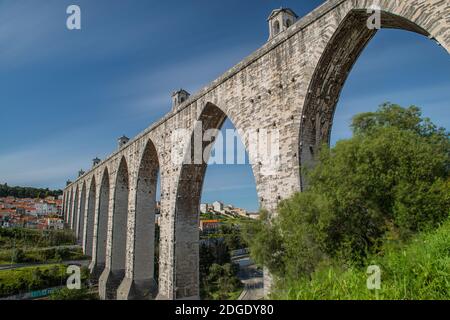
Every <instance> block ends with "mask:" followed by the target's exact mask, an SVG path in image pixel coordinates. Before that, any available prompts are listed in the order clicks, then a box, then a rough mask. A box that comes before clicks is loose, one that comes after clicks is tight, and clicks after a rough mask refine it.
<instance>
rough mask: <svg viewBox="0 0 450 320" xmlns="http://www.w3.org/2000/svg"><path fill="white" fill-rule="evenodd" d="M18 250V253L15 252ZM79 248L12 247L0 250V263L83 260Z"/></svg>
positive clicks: (85, 257)
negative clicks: (23, 248) (25, 248)
mask: <svg viewBox="0 0 450 320" xmlns="http://www.w3.org/2000/svg"><path fill="white" fill-rule="evenodd" d="M17 250H20V254H17ZM87 258H88V257H87V256H86V255H84V254H83V251H82V249H81V248H70V249H69V248H34V249H28V250H22V249H16V254H15V251H14V250H13V249H6V250H0V265H9V264H11V262H12V263H43V262H44V263H53V262H61V261H63V260H85V259H87Z"/></svg>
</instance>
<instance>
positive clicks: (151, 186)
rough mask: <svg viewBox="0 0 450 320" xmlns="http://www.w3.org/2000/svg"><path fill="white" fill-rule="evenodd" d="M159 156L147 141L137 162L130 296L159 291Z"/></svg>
mask: <svg viewBox="0 0 450 320" xmlns="http://www.w3.org/2000/svg"><path fill="white" fill-rule="evenodd" d="M159 171H160V169H159V160H158V154H157V151H156V148H155V145H154V144H153V142H152V141H151V140H149V141H148V142H147V145H146V147H145V149H144V152H143V155H142V158H141V162H140V165H139V171H138V179H137V185H136V203H135V206H136V207H135V209H136V211H135V212H136V216H135V229H134V230H135V235H134V236H135V239H134V261H133V268H134V270H133V271H134V272H133V284H132V288H131V292H130V296H129V299H152V298H155V297H156V296H157V293H158V289H157V288H158V266H157V264H158V259H157V256H158V253H159V232H158V230H159V226H158V225H156V214H157V210H158V208H159V206H158V203H157V192H158V190H159V188H158V183H159V181H160V179H159Z"/></svg>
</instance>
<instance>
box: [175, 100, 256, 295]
mask: <svg viewBox="0 0 450 320" xmlns="http://www.w3.org/2000/svg"><path fill="white" fill-rule="evenodd" d="M227 118H230V117H229V116H228V115H227V114H226V113H225V111H223V110H222V109H221V108H219V107H218V106H217V105H215V104H213V103H209V102H208V103H206V105H205V107H204V108H203V110H202V112H201V113H200V116H199V117H198V119H197V123H196V126H195V127H194V130H193V132H192V133H191V137H190V141H188V142H189V144H188V147H187V149H186V150H185V152H184V162H183V163H182V164H181V168H180V173H179V177H178V181H177V193H176V204H175V219H174V223H175V237H174V238H175V239H174V242H175V253H174V255H175V257H174V260H175V261H174V265H175V266H174V271H173V272H174V279H175V280H174V282H175V283H174V287H175V292H174V299H189V298H194V299H198V298H199V297H200V291H199V212H200V200H201V195H202V189H203V182H204V177H205V173H206V169H207V163H208V160H209V155H210V149H207V148H210V147H212V146H213V143H211V141H215V138H216V137H217V133H219V130H220V128H221V127H222V125H223V123H224V122H225V120H226V119H227ZM230 120H231V121H232V119H231V118H230ZM232 122H233V121H232ZM233 124H234V122H233ZM210 129H215V130H217V131H216V135H213V136H212V139H211V141H202V143H201V150H200V149H199V148H197V149H196V147H195V145H194V141H196V138H195V136H196V135H200V134H201V136H203V134H204V133H205V132H206V131H208V130H210ZM236 129H237V127H236ZM238 131H239V130H238ZM239 133H242V132H239ZM200 139H201V138H200ZM200 141H201V140H200ZM244 145H245V143H244ZM205 150H206V152H205ZM200 151H201V155H200V156H199V152H200ZM203 155H205V158H204V159H203V157H202V156H203ZM206 157H208V158H206ZM252 172H253V175H254V177H255V171H254V168H253V166H252ZM255 180H256V179H255Z"/></svg>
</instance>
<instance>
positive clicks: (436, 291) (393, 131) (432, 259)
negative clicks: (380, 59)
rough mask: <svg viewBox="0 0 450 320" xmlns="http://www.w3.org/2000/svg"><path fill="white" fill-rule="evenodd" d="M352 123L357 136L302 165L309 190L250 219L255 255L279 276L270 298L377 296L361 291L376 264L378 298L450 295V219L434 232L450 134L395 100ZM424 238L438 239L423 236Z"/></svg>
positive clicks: (446, 201)
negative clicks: (379, 279) (449, 234)
mask: <svg viewBox="0 0 450 320" xmlns="http://www.w3.org/2000/svg"><path fill="white" fill-rule="evenodd" d="M352 127H353V132H354V135H353V137H352V138H351V139H348V140H343V141H339V142H338V143H337V144H336V146H335V147H334V148H331V149H328V147H326V146H325V147H322V150H321V152H320V154H319V158H318V160H319V161H318V162H317V163H316V165H315V166H314V167H312V166H311V167H309V168H304V172H303V174H305V176H306V180H307V182H308V189H307V190H306V191H305V192H302V193H297V194H295V195H294V196H293V197H292V198H290V199H288V200H286V201H283V202H281V203H280V205H279V208H278V213H279V215H278V216H277V217H276V218H274V219H270V218H269V217H268V215H267V214H265V213H263V214H262V215H261V219H260V220H259V221H257V222H255V223H249V224H247V225H246V228H245V230H244V231H245V232H244V235H245V237H246V240H247V241H248V242H249V244H250V249H251V253H252V256H253V258H254V259H255V261H256V262H257V263H258V264H260V265H264V266H266V267H268V268H269V270H270V272H271V273H272V274H273V275H274V276H275V279H276V284H275V290H274V292H275V295H274V296H275V297H289V298H298V299H309V298H336V299H340V298H342V299H357V298H371V297H372V296H371V293H370V292H363V291H364V290H365V291H369V290H367V288H365V289H364V285H365V281H366V279H367V275H366V268H367V266H368V264H374V263H375V264H378V265H380V267H381V269H382V272H383V274H384V275H385V278H383V280H382V281H383V282H382V289H381V290H380V292H379V296H380V297H383V298H385V299H398V298H408V299H416V298H421V299H423V298H447V299H448V298H450V286H449V282H448V270H449V269H448V262H449V260H448V259H449V255H450V251H449V249H448V248H449V247H448V246H449V242H448V237H445V236H444V233H445V231H448V226H447V224H448V222H447V223H446V224H444V226H442V227H441V229H438V230H436V229H437V228H438V227H439V226H440V225H441V224H443V223H445V220H446V219H448V217H449V210H450V179H449V177H450V176H449V170H450V156H449V155H450V140H449V134H448V133H447V132H446V131H445V130H444V129H442V128H437V127H436V126H435V125H434V124H433V123H432V122H431V121H430V120H429V119H424V118H422V116H421V113H420V109H419V108H417V107H409V108H402V107H400V106H398V105H393V104H384V105H382V106H381V107H380V108H379V110H378V111H377V112H371V113H363V114H359V115H357V116H355V117H354V119H353V123H352ZM419 233H423V234H426V235H418V234H419ZM427 237H429V238H427ZM420 239H422V240H420ZM423 239H425V240H423ZM426 239H430V241H431V239H433V240H435V241H434V242H433V243H431V242H424V243H426V244H427V247H425V246H424V245H421V244H418V243H420V241H427V240H426ZM428 246H429V247H428ZM425 248H427V249H428V250H425ZM415 254H417V259H414V255H415ZM427 261H428V262H427ZM419 274H420V275H419ZM446 275H447V277H445V276H446ZM430 284H432V285H430ZM408 286H410V287H408ZM432 291H433V293H432Z"/></svg>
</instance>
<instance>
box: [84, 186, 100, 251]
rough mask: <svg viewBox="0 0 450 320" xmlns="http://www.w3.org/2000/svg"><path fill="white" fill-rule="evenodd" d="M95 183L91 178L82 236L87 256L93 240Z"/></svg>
mask: <svg viewBox="0 0 450 320" xmlns="http://www.w3.org/2000/svg"><path fill="white" fill-rule="evenodd" d="M96 194H97V190H96V183H95V178H92V181H91V185H90V187H89V192H88V200H87V201H88V203H87V213H86V232H85V234H84V238H83V247H84V252H85V254H86V255H87V256H90V257H91V256H92V245H93V240H94V223H95V221H94V220H95V219H94V218H95V199H96Z"/></svg>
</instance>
